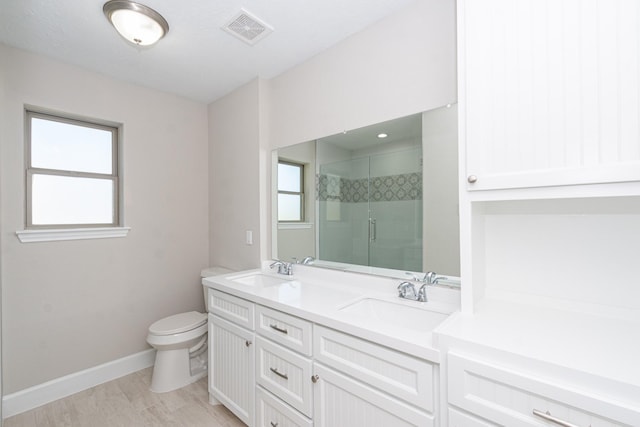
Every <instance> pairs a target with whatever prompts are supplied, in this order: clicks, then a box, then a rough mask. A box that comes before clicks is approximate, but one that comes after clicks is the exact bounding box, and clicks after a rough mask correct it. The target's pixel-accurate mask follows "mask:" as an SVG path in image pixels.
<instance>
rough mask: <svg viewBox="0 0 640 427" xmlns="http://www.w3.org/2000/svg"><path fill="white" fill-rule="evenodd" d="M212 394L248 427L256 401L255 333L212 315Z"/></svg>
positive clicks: (210, 338)
mask: <svg viewBox="0 0 640 427" xmlns="http://www.w3.org/2000/svg"><path fill="white" fill-rule="evenodd" d="M209 340H210V345H209V358H210V360H209V366H210V371H209V392H210V393H211V394H212V395H213V397H215V398H216V399H217V400H219V401H220V402H221V403H223V404H224V405H225V406H226V407H227V408H229V410H231V412H233V413H234V414H235V415H236V416H237V417H238V418H240V420H241V421H242V422H243V423H245V424H247V425H248V426H253V415H254V406H255V405H254V399H255V350H254V347H255V345H254V342H253V341H254V333H253V332H252V331H248V330H246V329H244V328H241V327H239V326H237V325H234V324H232V323H230V322H228V321H226V320H224V319H222V318H220V317H217V316H213V315H211V314H209Z"/></svg>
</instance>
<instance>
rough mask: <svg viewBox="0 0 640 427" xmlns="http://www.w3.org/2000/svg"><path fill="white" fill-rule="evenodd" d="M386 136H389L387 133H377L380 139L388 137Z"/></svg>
mask: <svg viewBox="0 0 640 427" xmlns="http://www.w3.org/2000/svg"><path fill="white" fill-rule="evenodd" d="M388 136H389V135H387V134H386V133H379V134H378V138H381V139H382V138H386V137H388Z"/></svg>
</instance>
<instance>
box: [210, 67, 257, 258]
mask: <svg viewBox="0 0 640 427" xmlns="http://www.w3.org/2000/svg"><path fill="white" fill-rule="evenodd" d="M260 84H261V83H260V80H257V79H256V80H254V81H252V82H250V83H248V84H247V85H245V86H243V87H242V88H240V89H238V90H236V91H234V92H233V93H231V94H229V95H227V96H225V97H224V98H222V99H220V100H218V101H217V102H215V103H213V104H211V105H209V182H210V186H209V226H210V235H209V236H210V237H209V238H210V241H211V252H210V264H211V265H218V266H223V267H227V268H231V269H234V270H243V269H248V268H255V267H258V266H259V264H260V230H261V224H260V209H261V206H260V192H261V190H260V185H261V184H260V183H261V179H260V174H261V169H260V167H261V166H260V157H261V156H260V116H261V110H260V92H261V90H260ZM247 231H251V232H252V233H253V244H252V245H247V244H246V232H247Z"/></svg>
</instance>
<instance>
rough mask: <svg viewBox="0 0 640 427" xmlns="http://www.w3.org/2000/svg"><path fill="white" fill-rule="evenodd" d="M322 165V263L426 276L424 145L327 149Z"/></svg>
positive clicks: (319, 250) (319, 235) (319, 199)
mask: <svg viewBox="0 0 640 427" xmlns="http://www.w3.org/2000/svg"><path fill="white" fill-rule="evenodd" d="M418 143H419V141H418ZM347 157H348V158H347ZM317 160H318V169H317V170H318V176H317V193H316V194H317V209H318V210H317V220H318V228H317V239H316V242H317V246H318V247H317V253H318V258H319V259H322V260H327V261H336V262H341V263H349V264H358V265H365V266H374V267H382V268H391V269H397V270H407V271H422V147H421V145H417V146H410V147H407V146H403V147H395V148H394V147H385V146H384V145H381V146H379V147H377V148H376V149H367V150H366V153H362V152H360V153H359V152H357V151H349V152H342V153H341V152H340V150H339V149H333V150H331V149H326V151H325V152H324V153H320V152H319V153H318V159H317Z"/></svg>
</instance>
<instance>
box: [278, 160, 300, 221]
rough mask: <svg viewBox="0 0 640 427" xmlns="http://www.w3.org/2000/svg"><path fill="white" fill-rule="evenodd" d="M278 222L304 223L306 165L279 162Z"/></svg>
mask: <svg viewBox="0 0 640 427" xmlns="http://www.w3.org/2000/svg"><path fill="white" fill-rule="evenodd" d="M278 221H280V222H302V221H304V165H302V164H299V163H292V162H285V161H282V160H280V161H278Z"/></svg>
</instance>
